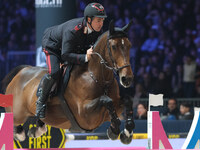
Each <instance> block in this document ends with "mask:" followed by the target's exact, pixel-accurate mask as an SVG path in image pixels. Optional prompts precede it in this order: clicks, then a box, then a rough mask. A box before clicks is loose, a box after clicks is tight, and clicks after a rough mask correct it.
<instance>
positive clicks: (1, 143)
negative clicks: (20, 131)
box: [0, 113, 13, 150]
mask: <svg viewBox="0 0 200 150" xmlns="http://www.w3.org/2000/svg"><path fill="white" fill-rule="evenodd" d="M0 149H5V150H13V114H12V113H1V117H0Z"/></svg>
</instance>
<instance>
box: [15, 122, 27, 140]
mask: <svg viewBox="0 0 200 150" xmlns="http://www.w3.org/2000/svg"><path fill="white" fill-rule="evenodd" d="M14 139H15V140H18V141H20V142H22V141H24V140H25V139H26V135H25V131H24V129H23V126H21V125H19V126H14Z"/></svg>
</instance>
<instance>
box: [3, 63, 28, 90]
mask: <svg viewBox="0 0 200 150" xmlns="http://www.w3.org/2000/svg"><path fill="white" fill-rule="evenodd" d="M25 67H28V65H21V66H17V67H16V68H14V69H12V70H11V71H10V73H9V74H8V75H6V76H5V78H4V79H3V80H2V82H1V84H2V87H1V92H2V93H3V94H5V92H6V88H7V86H8V84H9V83H10V82H11V81H12V79H13V78H14V77H15V76H16V74H17V73H18V72H19V71H20V70H22V69H23V68H25Z"/></svg>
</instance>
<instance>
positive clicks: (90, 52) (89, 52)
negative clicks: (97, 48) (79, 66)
mask: <svg viewBox="0 0 200 150" xmlns="http://www.w3.org/2000/svg"><path fill="white" fill-rule="evenodd" d="M92 52H93V47H90V48H89V49H88V50H87V54H86V55H87V60H88V61H89V60H90V58H91V55H92Z"/></svg>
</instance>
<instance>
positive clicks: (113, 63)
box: [88, 36, 130, 95]
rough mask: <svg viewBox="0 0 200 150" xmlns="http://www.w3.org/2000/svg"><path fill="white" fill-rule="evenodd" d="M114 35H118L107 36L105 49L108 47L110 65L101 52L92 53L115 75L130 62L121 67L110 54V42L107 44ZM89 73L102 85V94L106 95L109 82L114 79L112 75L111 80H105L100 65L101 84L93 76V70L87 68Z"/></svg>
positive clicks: (94, 78)
mask: <svg viewBox="0 0 200 150" xmlns="http://www.w3.org/2000/svg"><path fill="white" fill-rule="evenodd" d="M116 37H119V36H114V37H113V36H112V37H110V36H108V37H107V49H108V53H109V58H110V60H111V62H112V66H109V65H108V62H107V61H106V60H105V59H104V58H103V57H102V56H101V54H99V53H98V52H95V51H94V52H93V53H92V54H93V55H97V56H98V57H99V58H100V64H103V65H104V67H105V68H107V69H109V70H112V71H113V72H114V73H115V74H116V75H119V71H120V70H121V69H123V68H126V67H129V66H130V64H127V65H124V66H122V67H118V66H117V64H116V62H115V60H114V58H113V55H112V52H111V48H110V44H109V40H110V39H112V38H116ZM120 37H125V36H120ZM95 46H96V45H94V48H95ZM88 71H89V73H90V77H91V78H92V79H93V80H94V81H95V82H96V83H97V84H98V85H100V86H101V87H103V89H104V94H105V95H107V94H108V90H109V87H110V86H111V84H112V83H113V81H114V76H113V78H112V79H111V80H109V81H106V80H105V75H104V69H103V67H102V69H101V72H102V78H103V85H101V84H100V82H99V81H98V80H97V78H96V77H95V76H94V74H93V72H92V71H90V70H88Z"/></svg>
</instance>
